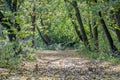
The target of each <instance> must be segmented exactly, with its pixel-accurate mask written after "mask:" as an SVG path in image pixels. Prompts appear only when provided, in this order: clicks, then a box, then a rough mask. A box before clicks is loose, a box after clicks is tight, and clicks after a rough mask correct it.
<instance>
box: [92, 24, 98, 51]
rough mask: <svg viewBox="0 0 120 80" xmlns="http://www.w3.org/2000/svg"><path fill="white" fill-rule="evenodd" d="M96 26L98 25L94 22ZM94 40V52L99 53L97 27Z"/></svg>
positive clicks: (96, 27)
mask: <svg viewBox="0 0 120 80" xmlns="http://www.w3.org/2000/svg"><path fill="white" fill-rule="evenodd" d="M94 25H96V23H95V22H94ZM93 40H94V50H95V51H98V49H99V42H98V26H95V27H94V28H93Z"/></svg>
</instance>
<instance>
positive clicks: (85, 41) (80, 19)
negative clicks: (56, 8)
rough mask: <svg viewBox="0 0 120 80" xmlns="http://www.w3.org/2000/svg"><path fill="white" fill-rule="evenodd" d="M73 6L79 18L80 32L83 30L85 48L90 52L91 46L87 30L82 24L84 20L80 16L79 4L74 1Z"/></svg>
mask: <svg viewBox="0 0 120 80" xmlns="http://www.w3.org/2000/svg"><path fill="white" fill-rule="evenodd" d="M72 5H73V7H74V9H75V13H76V18H77V21H78V23H79V25H80V30H81V34H82V40H83V42H84V44H85V46H86V47H87V48H88V49H89V50H90V45H89V42H88V38H87V35H86V32H85V29H84V26H83V23H82V18H81V15H80V11H79V9H78V5H77V2H76V1H73V2H72Z"/></svg>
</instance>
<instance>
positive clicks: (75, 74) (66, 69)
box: [11, 50, 120, 80]
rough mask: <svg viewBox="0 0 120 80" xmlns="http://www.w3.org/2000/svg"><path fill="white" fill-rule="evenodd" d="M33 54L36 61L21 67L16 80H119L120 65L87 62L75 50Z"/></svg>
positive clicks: (87, 60) (93, 61)
mask: <svg viewBox="0 0 120 80" xmlns="http://www.w3.org/2000/svg"><path fill="white" fill-rule="evenodd" d="M35 54H36V55H37V56H38V59H37V60H36V61H33V62H25V63H24V65H22V66H23V67H24V68H21V69H20V71H18V73H17V75H21V76H18V77H19V79H18V80H120V77H119V76H120V65H115V64H112V63H110V62H105V61H97V60H89V59H86V58H84V57H81V56H80V55H78V54H77V52H76V51H75V50H65V51H61V50H42V51H36V52H35ZM22 69H23V70H24V71H23V70H22ZM11 80H12V79H11Z"/></svg>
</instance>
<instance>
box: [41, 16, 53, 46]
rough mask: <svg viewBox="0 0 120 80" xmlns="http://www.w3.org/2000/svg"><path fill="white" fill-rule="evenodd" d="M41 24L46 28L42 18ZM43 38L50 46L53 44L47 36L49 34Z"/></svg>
mask: <svg viewBox="0 0 120 80" xmlns="http://www.w3.org/2000/svg"><path fill="white" fill-rule="evenodd" d="M40 20H41V21H40V23H41V25H42V26H44V23H43V19H42V18H40ZM43 38H44V40H45V41H44V42H47V45H50V43H51V39H50V37H49V36H48V35H47V34H45V35H43Z"/></svg>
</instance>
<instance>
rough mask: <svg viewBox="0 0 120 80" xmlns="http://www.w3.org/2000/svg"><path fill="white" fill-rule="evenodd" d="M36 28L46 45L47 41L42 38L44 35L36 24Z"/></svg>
mask: <svg viewBox="0 0 120 80" xmlns="http://www.w3.org/2000/svg"><path fill="white" fill-rule="evenodd" d="M36 29H37V31H38V33H39V36H40V37H41V39H42V40H43V42H44V43H45V44H46V45H47V46H48V45H49V43H48V42H47V41H46V40H45V39H44V37H43V36H42V33H41V32H40V29H39V28H38V26H36Z"/></svg>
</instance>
